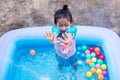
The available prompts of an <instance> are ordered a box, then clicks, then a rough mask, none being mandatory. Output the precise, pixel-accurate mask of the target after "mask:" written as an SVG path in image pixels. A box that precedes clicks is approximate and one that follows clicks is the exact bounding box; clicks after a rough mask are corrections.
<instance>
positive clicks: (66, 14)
mask: <svg viewBox="0 0 120 80" xmlns="http://www.w3.org/2000/svg"><path fill="white" fill-rule="evenodd" d="M61 18H67V19H68V20H69V21H70V23H72V22H73V18H72V15H71V12H70V11H69V9H68V6H67V5H64V6H63V9H59V10H57V11H56V12H55V15H54V23H55V24H57V21H58V19H61Z"/></svg>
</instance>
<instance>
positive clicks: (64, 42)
mask: <svg viewBox="0 0 120 80" xmlns="http://www.w3.org/2000/svg"><path fill="white" fill-rule="evenodd" d="M58 39H59V40H60V41H61V42H63V43H65V42H66V41H65V40H63V39H62V38H58Z"/></svg>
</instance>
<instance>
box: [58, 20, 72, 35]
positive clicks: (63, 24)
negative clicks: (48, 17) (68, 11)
mask: <svg viewBox="0 0 120 80" xmlns="http://www.w3.org/2000/svg"><path fill="white" fill-rule="evenodd" d="M56 25H57V26H58V28H59V29H60V31H61V32H62V33H65V31H66V30H67V29H68V28H70V25H71V23H70V20H68V19H66V18H61V19H58V21H57V24H56Z"/></svg>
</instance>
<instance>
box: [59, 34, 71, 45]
mask: <svg viewBox="0 0 120 80" xmlns="http://www.w3.org/2000/svg"><path fill="white" fill-rule="evenodd" d="M62 36H63V38H64V39H62V38H59V40H60V41H61V42H62V43H61V45H67V44H71V43H72V42H73V36H72V34H70V33H65V34H62Z"/></svg>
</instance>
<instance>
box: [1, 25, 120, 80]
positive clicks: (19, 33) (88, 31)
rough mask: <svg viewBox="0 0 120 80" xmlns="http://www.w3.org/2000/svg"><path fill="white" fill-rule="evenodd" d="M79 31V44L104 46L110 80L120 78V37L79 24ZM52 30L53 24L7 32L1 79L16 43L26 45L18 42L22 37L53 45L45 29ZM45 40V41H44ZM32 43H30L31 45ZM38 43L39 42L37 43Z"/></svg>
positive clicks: (2, 51) (106, 30) (2, 38)
mask: <svg viewBox="0 0 120 80" xmlns="http://www.w3.org/2000/svg"><path fill="white" fill-rule="evenodd" d="M77 28H78V31H77V35H76V40H77V44H81V43H85V44H97V45H99V46H101V47H102V49H103V51H104V54H105V58H106V62H107V67H108V72H109V79H110V80H119V79H120V60H119V56H120V37H119V36H118V35H117V34H116V33H115V32H113V31H111V30H109V29H106V28H100V27H91V26H77ZM48 30H51V26H42V27H32V28H22V29H16V30H12V31H9V32H7V33H6V34H4V35H3V36H1V38H0V80H4V79H5V75H6V73H7V71H8V69H9V68H8V66H9V65H10V63H11V57H12V56H13V51H14V50H15V49H16V48H17V46H16V45H22V46H23V47H26V46H27V45H25V44H24V43H22V44H16V42H17V41H18V40H20V39H24V38H28V39H32V38H33V37H35V38H36V39H40V42H41V43H40V45H42V46H49V45H51V44H50V43H49V42H48V41H47V40H46V38H45V37H44V35H43V34H44V33H45V31H48ZM42 41H44V42H45V43H44V42H42ZM31 44H32V43H30V44H29V45H31ZM35 45H37V44H35Z"/></svg>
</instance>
